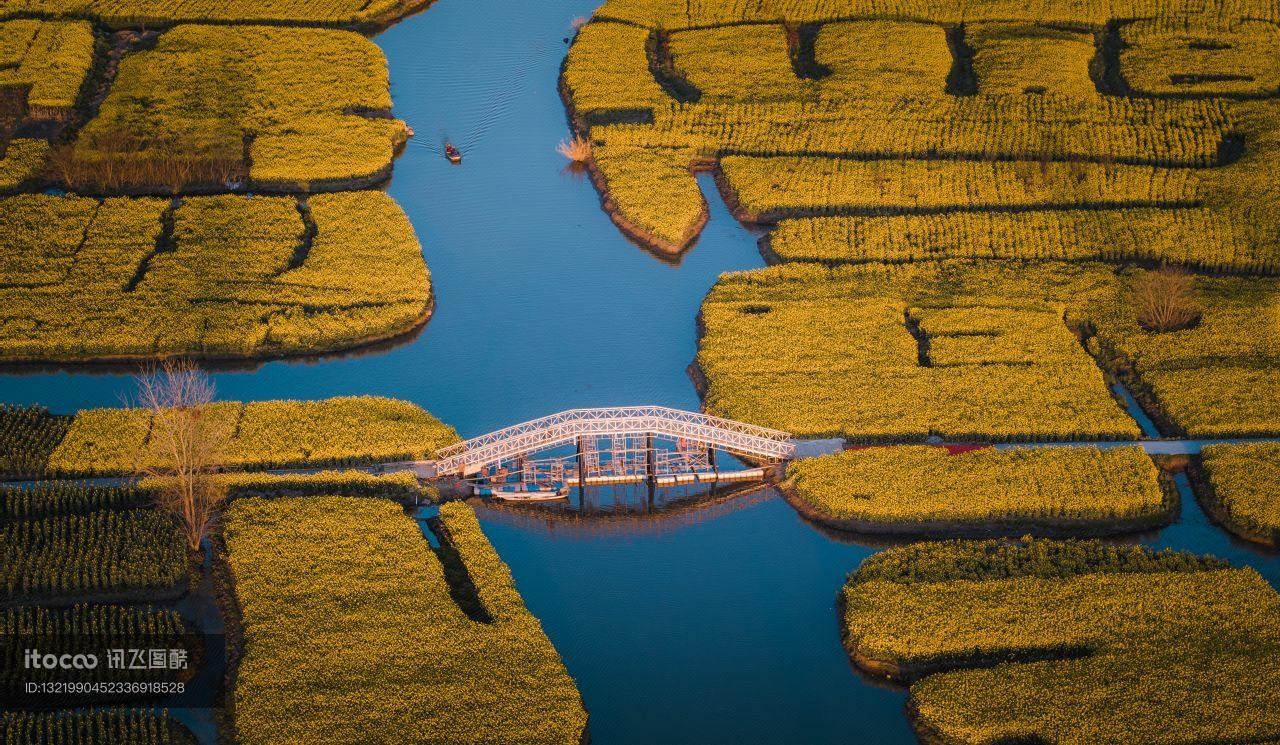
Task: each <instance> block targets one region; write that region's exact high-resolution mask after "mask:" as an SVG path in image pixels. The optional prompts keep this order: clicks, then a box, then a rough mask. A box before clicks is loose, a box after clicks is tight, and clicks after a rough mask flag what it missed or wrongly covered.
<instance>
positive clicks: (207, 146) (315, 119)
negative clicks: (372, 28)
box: [54, 26, 407, 193]
mask: <svg viewBox="0 0 1280 745" xmlns="http://www.w3.org/2000/svg"><path fill="white" fill-rule="evenodd" d="M388 85H389V84H388V78H387V64H386V59H385V58H384V57H383V54H382V51H381V50H380V49H379V48H378V47H377V46H376V45H375V44H373V42H371V41H369V40H368V39H365V38H364V37H362V36H360V35H358V34H354V33H350V32H346V31H335V30H326V29H300V28H276V27H265V26H178V27H175V28H173V29H171V30H169V31H166V32H164V33H163V34H161V35H160V38H159V41H158V42H157V43H156V45H155V47H154V48H153V49H147V50H141V51H137V52H134V53H132V54H129V55H128V56H126V57H125V59H124V60H123V61H122V62H121V64H120V70H119V73H118V74H117V76H116V79H115V82H114V83H113V85H112V87H111V90H110V92H109V94H108V95H107V97H106V100H105V101H103V103H102V106H101V108H100V110H99V112H98V115H97V116H96V117H95V118H94V119H93V120H91V121H90V122H89V123H88V124H87V125H86V126H85V127H84V128H83V130H82V131H81V132H80V134H79V137H78V138H77V139H76V141H75V143H74V145H73V146H71V148H70V149H69V150H68V151H67V152H65V153H60V154H59V155H58V157H56V158H55V168H54V172H55V175H56V176H57V177H59V178H60V179H61V180H63V181H64V182H65V183H68V184H70V185H72V186H74V187H76V188H79V189H82V190H85V189H87V190H94V191H106V192H118V191H120V190H127V191H131V192H138V191H141V192H149V193H170V192H178V191H180V190H191V189H204V190H218V191H222V190H225V189H226V188H227V187H228V185H244V186H247V187H248V188H251V189H253V190H256V191H264V190H267V191H309V190H326V189H333V188H359V187H362V186H367V185H369V184H371V183H375V182H377V181H380V180H382V179H385V178H386V177H387V175H388V174H389V173H390V169H391V161H392V159H393V158H394V156H395V152H396V150H397V148H399V147H400V145H402V144H403V143H404V141H405V138H406V134H407V129H406V127H405V125H404V123H403V122H401V121H400V120H398V119H393V118H391V117H390V115H389V113H388V112H389V111H390V108H391V96H390V93H389V88H388Z"/></svg>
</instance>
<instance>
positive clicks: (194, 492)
mask: <svg viewBox="0 0 1280 745" xmlns="http://www.w3.org/2000/svg"><path fill="white" fill-rule="evenodd" d="M137 385H138V405H139V406H140V407H142V408H144V409H147V410H148V411H150V412H151V436H150V437H149V438H148V439H149V442H148V444H147V447H146V449H145V451H144V452H143V453H141V454H140V456H139V458H138V466H137V470H138V472H139V473H140V474H141V475H143V476H145V477H148V478H150V479H152V480H154V481H155V482H156V483H157V484H158V486H159V488H158V490H157V495H156V500H157V503H158V506H159V507H160V509H162V510H164V511H166V512H168V513H169V514H171V515H173V517H174V519H175V520H176V521H177V522H178V525H179V527H180V528H181V530H182V532H183V535H185V536H186V538H187V545H188V546H190V548H191V550H192V551H198V550H199V549H200V543H201V541H203V540H204V537H205V535H206V534H207V533H208V531H209V527H210V524H211V523H212V521H213V518H214V516H215V514H216V513H217V509H218V505H220V504H221V503H222V500H223V499H224V498H225V497H226V494H227V489H226V484H225V483H224V482H223V480H222V479H220V478H219V477H218V475H217V473H218V470H219V467H220V466H221V464H222V459H223V456H224V454H225V451H226V444H227V439H228V436H229V432H228V431H227V427H226V423H225V422H219V421H218V420H217V418H216V417H213V416H211V413H210V409H209V405H210V404H211V403H213V396H214V386H213V381H211V380H210V379H209V376H208V375H207V374H206V373H205V372H204V371H203V370H201V369H200V367H199V366H197V365H196V364H195V363H194V362H191V361H189V360H165V361H164V362H162V363H161V364H160V366H159V367H158V368H157V367H151V368H148V369H146V370H144V371H143V372H142V373H140V374H139V375H138V377H137Z"/></svg>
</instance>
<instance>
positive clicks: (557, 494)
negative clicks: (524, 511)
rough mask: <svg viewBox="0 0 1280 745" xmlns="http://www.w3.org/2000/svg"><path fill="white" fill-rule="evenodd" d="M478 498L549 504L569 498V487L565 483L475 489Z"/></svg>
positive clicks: (476, 487)
mask: <svg viewBox="0 0 1280 745" xmlns="http://www.w3.org/2000/svg"><path fill="white" fill-rule="evenodd" d="M474 492H475V495H476V496H477V497H485V498H488V499H500V500H502V501H504V502H548V501H551V500H554V499H564V498H565V497H567V496H569V487H568V486H567V485H565V484H564V483H563V482H559V481H557V482H552V483H549V484H503V485H500V486H499V485H494V486H481V485H477V486H475V487H474Z"/></svg>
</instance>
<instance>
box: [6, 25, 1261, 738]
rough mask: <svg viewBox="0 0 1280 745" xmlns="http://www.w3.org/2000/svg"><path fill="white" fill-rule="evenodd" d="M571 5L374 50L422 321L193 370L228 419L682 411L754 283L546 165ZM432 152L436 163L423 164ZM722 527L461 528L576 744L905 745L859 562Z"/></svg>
mask: <svg viewBox="0 0 1280 745" xmlns="http://www.w3.org/2000/svg"><path fill="white" fill-rule="evenodd" d="M592 7H593V2H592V0H544V1H543V2H539V3H513V2H510V0H439V1H438V2H437V3H436V4H435V5H433V6H432V7H431V8H430V9H429V10H428V11H426V12H425V13H423V14H420V15H418V16H416V17H414V18H412V19H409V20H407V21H405V22H403V23H401V24H399V25H397V26H395V27H393V28H392V29H390V30H389V31H387V32H385V33H383V34H381V35H380V36H378V37H377V38H376V41H377V42H378V43H379V44H380V45H381V46H382V48H383V49H384V50H386V52H387V55H388V58H389V61H390V66H391V79H392V92H393V95H394V98H395V102H396V108H395V111H396V114H397V115H398V116H400V117H401V118H403V119H406V120H407V121H408V122H409V123H410V124H411V125H412V126H413V128H414V129H415V130H416V132H417V136H416V138H415V139H414V140H413V141H412V142H411V144H410V145H409V147H408V148H407V150H406V152H405V154H404V155H403V156H402V157H401V158H400V160H399V161H398V162H397V164H396V171H395V177H394V179H393V181H392V183H391V186H390V192H391V194H392V195H393V196H394V197H395V198H396V199H397V200H398V201H399V202H400V204H401V205H402V206H403V207H404V208H405V210H406V212H407V213H408V214H409V217H410V218H411V219H412V221H413V224H414V226H415V227H416V229H417V231H418V234H419V236H420V238H421V239H422V243H423V247H424V253H425V255H426V258H427V263H428V266H429V267H430V269H431V273H432V279H433V283H434V287H435V291H436V294H437V303H438V305H437V310H436V314H435V316H434V318H433V319H432V320H431V322H430V323H429V324H428V326H427V327H426V329H425V331H424V332H423V333H422V334H421V335H419V336H418V337H417V338H415V339H414V340H412V341H410V342H407V343H404V344H402V345H401V346H398V347H395V348H393V349H390V350H381V351H377V352H369V353H364V354H354V355H349V356H346V357H339V358H329V359H326V360H323V361H318V362H316V361H313V362H301V361H281V362H271V363H267V364H264V365H259V366H255V367H253V369H247V370H239V371H224V372H218V373H217V374H216V375H215V382H216V384H217V386H218V392H219V395H220V397H222V398H227V399H240V400H259V399H272V398H323V397H327V396H334V395H346V394H364V393H371V394H382V395H387V396H395V397H398V398H404V399H408V400H412V401H415V402H417V403H419V404H421V405H423V406H424V407H426V408H427V409H429V410H430V411H432V412H433V413H435V414H437V415H438V416H440V417H441V418H442V419H444V420H445V421H447V422H449V423H450V424H453V425H454V426H456V427H457V428H458V430H459V431H460V432H461V433H462V434H463V435H464V436H472V435H477V434H481V433H484V432H487V431H490V430H493V429H496V428H498V427H501V426H504V425H507V424H511V423H513V422H517V421H522V420H526V419H531V418H534V417H537V416H541V415H544V414H549V413H552V412H555V411H559V410H562V409H566V408H573V407H578V406H603V405H621V404H633V403H652V404H663V405H668V406H675V407H681V408H690V409H692V408H697V406H698V399H697V396H696V394H695V392H694V390H693V387H692V385H691V384H690V382H689V380H688V378H687V377H686V374H685V368H686V366H687V365H688V364H689V362H690V361H692V359H693V356H694V353H695V347H696V339H695V329H696V327H695V318H696V314H697V311H698V306H699V304H700V303H701V300H702V298H703V296H704V295H705V294H706V291H707V290H708V289H709V288H710V286H711V285H712V283H713V282H714V281H715V278H716V276H717V275H718V274H719V273H721V272H723V271H729V270H737V269H748V268H752V267H758V266H761V264H762V261H761V258H760V255H759V253H758V252H757V250H756V243H755V242H756V236H754V235H753V234H751V233H750V232H748V231H747V230H745V229H744V228H742V227H741V226H740V225H738V224H737V223H735V222H734V221H733V220H732V219H731V218H730V216H729V215H728V213H727V211H726V210H725V208H724V206H723V204H722V203H721V202H720V201H719V199H718V198H717V197H715V195H714V189H713V188H712V184H711V182H710V180H709V179H708V178H706V177H703V179H702V180H701V184H702V186H703V190H704V193H706V194H708V196H710V197H711V199H709V202H710V205H711V215H712V217H711V221H710V223H709V225H708V226H707V229H706V231H705V233H704V234H703V236H702V238H701V239H700V241H699V243H698V244H697V245H696V247H695V248H694V249H693V250H692V251H691V252H690V253H689V254H687V256H686V257H685V258H684V259H683V261H682V262H680V263H679V265H678V266H677V265H671V264H668V263H664V262H662V261H659V260H657V259H656V258H655V257H653V256H652V255H650V254H648V253H646V252H644V251H643V250H641V249H639V248H637V247H636V246H634V245H632V244H630V243H628V242H627V241H626V239H624V238H623V237H622V236H621V235H620V234H619V232H618V231H617V229H616V228H615V227H614V226H613V224H612V223H611V222H610V221H609V220H608V218H607V217H606V216H605V214H604V213H603V212H602V211H601V209H600V203H599V196H598V194H597V193H596V191H595V189H594V188H593V187H592V185H591V183H590V182H589V181H588V180H586V179H585V178H583V177H582V176H581V175H578V174H574V173H572V172H570V171H568V170H566V168H565V161H564V159H563V158H562V157H561V156H559V155H558V154H557V153H556V152H555V151H554V147H555V144H556V142H557V141H559V140H560V139H561V138H564V137H566V136H567V135H568V134H569V132H568V127H567V123H566V120H565V114H564V108H563V105H562V103H561V101H560V98H559V94H558V91H557V88H556V84H557V76H558V72H559V67H560V63H561V60H562V59H563V55H564V53H565V49H566V45H565V44H564V42H563V41H562V39H563V37H565V36H566V35H567V34H568V33H569V31H568V29H569V24H570V22H571V20H572V19H573V18H574V16H578V15H588V14H589V13H590V12H591V10H592ZM446 137H447V138H450V139H451V140H452V141H453V142H455V143H457V144H459V146H460V147H461V148H462V149H463V151H464V154H465V160H464V163H463V165H461V166H452V165H450V164H449V163H448V162H446V161H445V159H444V158H443V157H441V155H440V150H441V143H442V140H443V139H444V138H446ZM130 390H131V382H130V380H129V378H128V376H127V375H124V374H120V373H115V374H93V373H91V372H88V371H86V370H85V369H83V368H80V369H78V370H77V371H75V372H74V373H67V372H56V373H44V374H32V375H20V376H19V375H6V376H3V377H0V401H5V402H13V403H41V404H45V405H48V406H50V407H51V408H53V409H54V410H55V411H60V412H70V411H74V410H75V409H78V408H83V407H87V406H104V405H105V406H114V405H118V403H119V401H120V400H121V396H122V395H125V394H127V393H129V392H130ZM736 504H737V505H740V506H739V507H730V508H729V509H718V510H708V511H707V512H706V513H705V514H703V515H701V516H699V513H696V512H695V513H692V514H682V515H681V516H680V517H679V518H678V519H677V518H675V517H670V518H663V517H661V516H658V517H652V518H648V519H638V518H637V519H629V520H618V521H601V522H599V523H578V524H562V523H557V522H555V521H540V520H536V519H532V520H513V519H511V518H510V516H509V515H507V514H505V513H492V512H482V515H481V518H482V520H483V522H484V525H485V530H486V533H487V534H488V535H489V537H490V538H491V540H492V541H493V543H494V545H495V546H496V547H497V549H498V551H499V553H500V554H501V555H502V557H503V558H504V559H505V560H506V561H507V563H508V564H510V566H511V569H512V572H513V573H514V575H515V578H516V581H517V583H518V585H519V587H520V590H521V592H522V594H523V595H524V597H525V599H526V601H527V603H528V605H529V607H530V608H531V609H532V610H533V612H534V613H535V614H537V615H538V617H539V618H541V619H542V622H543V624H544V626H545V628H546V630H547V633H548V634H549V636H550V637H551V639H552V641H553V642H554V643H555V645H556V647H557V648H558V649H559V650H560V652H561V654H562V655H563V657H564V659H565V662H566V664H567V666H568V668H569V670H570V672H571V673H572V674H573V675H574V676H575V678H576V679H577V680H578V684H579V688H580V689H581V691H582V695H583V698H584V700H585V702H586V706H587V709H588V710H589V712H590V715H591V733H592V738H593V742H594V743H596V744H597V745H622V744H629V743H636V744H639V743H675V742H682V743H684V742H688V743H693V742H705V743H730V742H732V743H743V744H748V743H770V744H774V743H814V744H818V743H837V742H839V743H906V742H913V741H914V737H913V735H912V734H911V732H910V730H909V728H908V726H907V724H906V719H905V717H904V715H903V713H902V704H903V702H904V700H905V696H904V694H903V693H902V692H900V691H896V690H891V689H885V688H882V687H879V686H876V685H873V684H871V683H868V682H866V681H864V680H863V679H862V678H861V677H860V676H859V675H858V674H857V673H856V672H855V671H853V670H852V669H851V668H850V665H849V663H848V661H847V658H846V656H845V654H844V652H843V650H842V648H841V646H840V642H839V633H838V627H837V619H836V613H835V607H834V605H835V598H836V594H837V592H838V590H839V589H840V586H841V584H842V582H843V579H844V576H845V574H846V573H847V572H848V571H849V570H850V569H852V568H854V567H855V566H857V564H858V563H859V561H861V560H862V559H863V558H865V557H866V556H868V555H869V554H870V553H872V552H873V551H874V550H876V549H875V548H873V547H870V546H866V545H860V544H858V543H854V542H850V541H848V540H840V539H835V538H832V537H830V536H829V535H827V534H825V533H823V532H821V531H818V530H816V529H815V528H813V527H812V526H810V525H808V524H806V523H805V522H803V521H802V520H801V519H800V518H799V517H798V516H797V515H796V514H795V513H794V512H793V511H792V510H791V508H790V507H788V506H787V505H786V504H785V503H784V502H783V501H782V500H781V499H779V498H778V497H776V495H765V496H764V497H760V498H743V499H742V500H741V501H740V502H738V503H736ZM1148 540H1150V541H1151V542H1154V543H1155V544H1156V545H1161V546H1164V545H1172V546H1177V547H1181V548H1191V549H1195V550H1202V551H1211V552H1213V553H1217V554H1219V555H1223V556H1226V557H1228V558H1230V559H1232V560H1233V561H1236V562H1238V563H1248V564H1251V565H1253V566H1256V567H1258V568H1259V569H1260V571H1262V572H1263V573H1264V575H1265V576H1267V577H1268V579H1270V580H1271V581H1272V582H1273V583H1276V582H1280V560H1278V559H1277V558H1275V556H1274V555H1268V554H1262V553H1259V552H1257V551H1256V550H1254V549H1252V548H1249V547H1246V546H1244V545H1242V544H1240V543H1238V542H1236V541H1233V540H1232V539H1230V538H1229V537H1228V536H1226V535H1225V534H1224V533H1223V532H1222V531H1220V530H1218V529H1217V528H1215V527H1213V526H1212V525H1210V524H1209V523H1208V521H1207V520H1206V518H1205V517H1204V515H1203V513H1201V512H1200V511H1199V508H1198V507H1197V506H1196V505H1195V504H1194V501H1193V500H1192V501H1189V502H1188V504H1186V505H1184V514H1183V518H1182V520H1181V521H1180V522H1179V523H1178V524H1177V525H1175V526H1173V527H1170V528H1168V529H1166V530H1164V531H1161V532H1159V533H1158V534H1156V535H1154V536H1150V537H1148Z"/></svg>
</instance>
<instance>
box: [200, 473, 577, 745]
mask: <svg viewBox="0 0 1280 745" xmlns="http://www.w3.org/2000/svg"><path fill="white" fill-rule="evenodd" d="M434 530H435V532H436V534H437V536H439V539H440V542H441V544H442V545H441V548H440V549H436V552H437V555H433V549H432V547H431V545H430V544H428V542H427V540H426V539H425V538H424V537H423V535H422V533H421V532H420V530H419V527H418V525H417V524H416V523H415V522H414V521H413V519H411V518H410V517H408V516H407V515H405V514H404V512H403V511H402V509H401V508H400V506H399V505H397V504H395V503H393V502H388V501H384V500H376V499H360V498H350V497H314V498H302V499H293V498H283V499H274V500H263V499H241V500H237V501H236V502H234V503H233V504H232V505H231V507H230V509H229V510H228V514H227V523H226V529H225V538H226V550H225V556H224V558H225V561H226V562H227V565H228V566H229V567H230V570H231V576H232V579H233V580H234V588H235V597H236V600H237V601H238V605H239V608H240V611H241V614H240V615H241V622H242V624H243V633H244V656H243V657H242V658H241V659H240V663H239V669H238V671H237V672H236V675H235V690H234V692H233V693H232V694H231V695H232V697H233V699H234V709H235V727H236V733H237V736H238V739H240V740H241V741H242V742H245V743H273V742H281V741H288V742H317V741H322V740H325V741H336V742H356V741H367V740H368V739H369V733H370V732H376V733H378V736H377V737H376V738H375V739H376V740H377V741H380V742H405V741H425V742H450V743H488V742H510V743H562V744H563V745H577V743H579V742H580V740H581V738H582V737H583V730H584V728H585V726H586V720H587V716H586V712H585V711H584V710H583V708H582V702H581V699H580V698H579V695H578V691H577V688H576V687H575V685H574V682H573V679H572V678H571V677H569V674H568V672H567V671H566V670H565V667H564V664H563V663H562V662H561V660H560V657H559V655H558V654H557V653H556V650H555V648H554V647H552V645H551V642H550V641H549V640H548V639H547V637H546V635H545V634H544V633H543V630H542V627H541V625H540V624H539V623H538V620H537V619H536V618H535V617H534V616H533V615H531V614H530V613H529V611H528V610H527V609H526V608H525V606H524V602H523V600H522V599H521V597H520V594H519V592H518V591H517V590H516V588H515V585H514V583H513V582H512V579H511V574H510V571H509V570H508V569H507V567H506V565H505V564H503V563H502V560H501V559H500V558H499V557H498V555H497V553H496V552H495V551H494V550H493V547H492V546H491V545H490V544H489V542H488V540H487V539H486V538H485V536H484V533H483V532H481V529H480V524H479V523H478V522H477V521H476V518H475V515H474V514H473V513H472V512H471V508H470V507H468V506H467V505H465V504H462V503H458V502H454V503H449V504H445V505H443V506H442V507H441V510H440V517H439V519H438V521H437V522H436V524H435V528H434ZM464 577H466V578H468V579H469V580H470V581H469V583H467V584H465V585H463V583H464V582H465V581H466V580H464V579H463V578H464ZM451 586H454V587H451ZM300 629H302V630H304V631H305V634H306V638H307V642H308V643H307V644H306V645H304V646H303V647H300V646H299V645H298V643H297V640H298V633H299V630H300ZM424 702H430V704H429V705H427V706H424Z"/></svg>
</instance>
